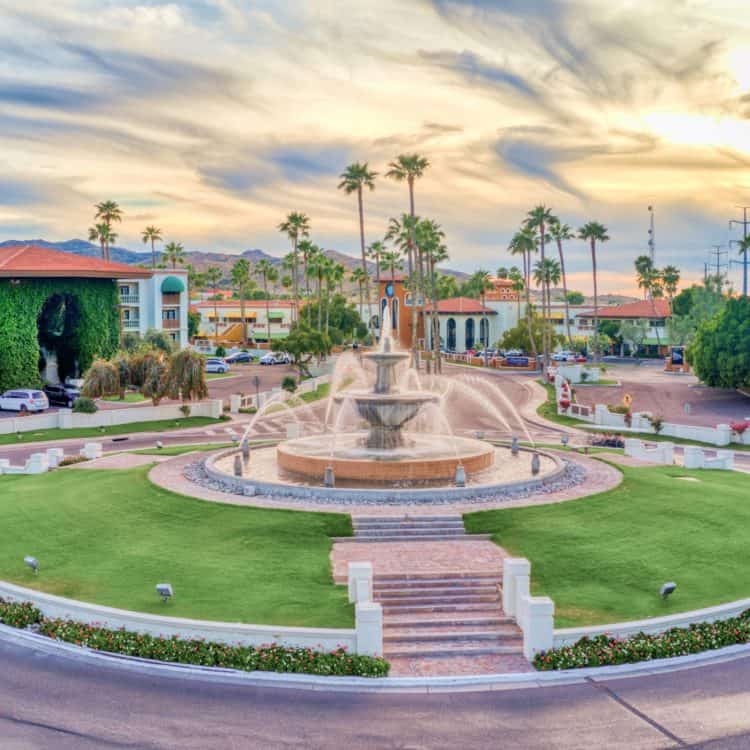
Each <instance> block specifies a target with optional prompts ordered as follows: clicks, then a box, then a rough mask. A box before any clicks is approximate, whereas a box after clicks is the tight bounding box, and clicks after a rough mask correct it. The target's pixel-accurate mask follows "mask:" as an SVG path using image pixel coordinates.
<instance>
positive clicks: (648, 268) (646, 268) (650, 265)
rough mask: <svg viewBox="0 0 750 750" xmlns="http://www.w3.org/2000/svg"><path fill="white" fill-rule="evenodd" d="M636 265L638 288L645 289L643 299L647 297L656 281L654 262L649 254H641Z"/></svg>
mask: <svg viewBox="0 0 750 750" xmlns="http://www.w3.org/2000/svg"><path fill="white" fill-rule="evenodd" d="M634 265H635V275H636V282H637V284H638V288H639V289H643V299H647V298H648V296H649V293H650V291H651V286H652V285H653V283H654V271H655V269H654V262H653V261H652V260H651V256H649V255H639V256H638V257H637V258H636V259H635V262H634Z"/></svg>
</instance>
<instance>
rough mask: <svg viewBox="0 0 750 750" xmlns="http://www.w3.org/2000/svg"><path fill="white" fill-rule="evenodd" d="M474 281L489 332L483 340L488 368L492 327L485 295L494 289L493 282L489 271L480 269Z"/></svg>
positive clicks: (474, 276) (485, 364) (485, 362)
mask: <svg viewBox="0 0 750 750" xmlns="http://www.w3.org/2000/svg"><path fill="white" fill-rule="evenodd" d="M471 278H472V280H473V281H474V284H475V286H476V287H477V289H478V291H479V303H480V304H481V305H482V320H483V321H484V329H485V331H486V332H487V339H486V340H482V348H483V349H484V366H485V367H487V357H488V354H487V348H488V347H489V345H490V341H489V334H490V325H489V322H488V321H487V310H486V308H485V306H484V301H485V295H486V294H487V291H488V290H490V289H492V288H493V287H492V281H491V280H490V274H489V272H488V271H485V270H484V269H482V268H480V269H479V270H478V271H475V272H474V273H473V275H472V277H471ZM481 339H482V337H481V336H480V340H481Z"/></svg>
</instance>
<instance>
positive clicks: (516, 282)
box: [508, 266, 526, 321]
mask: <svg viewBox="0 0 750 750" xmlns="http://www.w3.org/2000/svg"><path fill="white" fill-rule="evenodd" d="M508 278H509V279H510V280H511V281H512V282H513V286H512V287H511V289H513V291H514V292H515V293H516V316H517V317H518V320H519V321H520V320H521V292H523V290H524V288H525V287H526V284H525V283H524V281H523V273H521V270H520V269H519V268H518V266H511V268H510V270H509V271H508Z"/></svg>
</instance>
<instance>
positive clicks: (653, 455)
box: [625, 438, 700, 466]
mask: <svg viewBox="0 0 750 750" xmlns="http://www.w3.org/2000/svg"><path fill="white" fill-rule="evenodd" d="M699 450H700V449H699ZM625 455H626V456H630V457H631V458H635V459H637V460H639V461H647V462H648V463H652V464H664V465H666V466H671V465H672V464H673V463H674V443H668V442H664V443H656V445H654V446H652V447H650V448H647V447H646V445H645V444H644V442H643V440H638V438H626V439H625Z"/></svg>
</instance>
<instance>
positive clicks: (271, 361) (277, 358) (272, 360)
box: [260, 352, 292, 365]
mask: <svg viewBox="0 0 750 750" xmlns="http://www.w3.org/2000/svg"><path fill="white" fill-rule="evenodd" d="M260 363H261V364H262V365H290V364H291V363H292V358H291V357H290V356H289V355H288V354H286V352H268V354H264V355H263V356H262V357H261V358H260Z"/></svg>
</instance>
